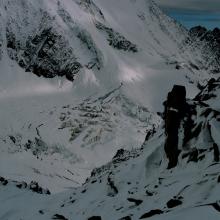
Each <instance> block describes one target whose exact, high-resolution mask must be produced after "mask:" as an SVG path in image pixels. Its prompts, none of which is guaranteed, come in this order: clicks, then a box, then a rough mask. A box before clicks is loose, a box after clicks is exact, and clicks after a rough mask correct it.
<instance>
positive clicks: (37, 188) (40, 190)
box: [0, 177, 50, 195]
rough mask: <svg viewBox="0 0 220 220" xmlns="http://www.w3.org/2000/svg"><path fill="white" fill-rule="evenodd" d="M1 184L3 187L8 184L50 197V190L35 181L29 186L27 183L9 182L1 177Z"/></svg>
mask: <svg viewBox="0 0 220 220" xmlns="http://www.w3.org/2000/svg"><path fill="white" fill-rule="evenodd" d="M0 184H1V185H3V186H6V185H8V184H10V185H13V186H15V187H17V188H19V189H28V190H31V191H32V192H35V193H38V194H46V195H50V191H49V190H48V189H43V188H42V187H41V186H39V184H38V183H37V182H35V181H32V182H31V183H30V184H27V183H26V182H24V181H23V182H18V181H13V180H7V179H5V178H4V177H0Z"/></svg>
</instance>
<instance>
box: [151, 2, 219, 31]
mask: <svg viewBox="0 0 220 220" xmlns="http://www.w3.org/2000/svg"><path fill="white" fill-rule="evenodd" d="M155 2H157V3H158V4H159V5H160V6H161V7H162V8H163V10H164V11H165V12H166V13H167V14H168V15H170V16H171V17H173V18H175V19H176V20H178V21H179V22H181V23H182V24H183V25H185V26H186V27H187V28H191V27H193V26H196V25H202V26H205V27H206V28H208V29H213V28H215V27H220V0H155Z"/></svg>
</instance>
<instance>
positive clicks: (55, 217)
mask: <svg viewBox="0 0 220 220" xmlns="http://www.w3.org/2000/svg"><path fill="white" fill-rule="evenodd" d="M52 219H59V220H68V219H67V218H66V217H64V216H63V215H60V214H55V215H54V216H53V217H52Z"/></svg>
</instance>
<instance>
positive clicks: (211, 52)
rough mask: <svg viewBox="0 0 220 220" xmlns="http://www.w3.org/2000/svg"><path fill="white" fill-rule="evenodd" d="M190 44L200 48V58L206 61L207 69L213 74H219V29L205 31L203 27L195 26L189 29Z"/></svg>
mask: <svg viewBox="0 0 220 220" xmlns="http://www.w3.org/2000/svg"><path fill="white" fill-rule="evenodd" d="M189 36H190V38H191V42H190V44H191V45H193V47H197V48H200V49H201V51H202V56H203V57H204V58H205V60H207V64H206V66H207V68H211V70H212V72H213V73H219V72H220V61H219V60H220V59H219V58H220V29H219V28H215V29H213V30H207V29H206V28H204V27H201V26H196V27H193V28H191V29H190V31H189Z"/></svg>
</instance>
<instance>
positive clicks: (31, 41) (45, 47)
mask: <svg viewBox="0 0 220 220" xmlns="http://www.w3.org/2000/svg"><path fill="white" fill-rule="evenodd" d="M6 38H7V49H8V55H9V57H10V58H11V59H13V60H15V61H17V63H18V64H19V65H20V66H21V67H22V68H24V69H25V70H26V71H28V72H33V73H34V74H36V75H37V76H44V77H46V78H53V77H55V76H66V78H67V79H68V80H70V81H73V80H74V76H75V75H76V74H77V73H78V72H79V71H80V69H81V68H82V66H81V64H80V63H79V62H78V61H77V59H76V58H75V56H74V53H73V49H72V48H71V47H69V46H68V42H67V41H66V40H65V39H64V37H62V35H60V34H58V33H57V32H56V31H55V30H53V29H52V28H48V29H44V30H42V31H41V32H39V33H38V34H36V35H34V36H29V38H28V39H27V40H26V44H25V45H24V44H22V43H21V42H20V41H18V40H17V39H16V36H15V35H14V34H13V32H12V31H11V30H10V28H7V30H6Z"/></svg>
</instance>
